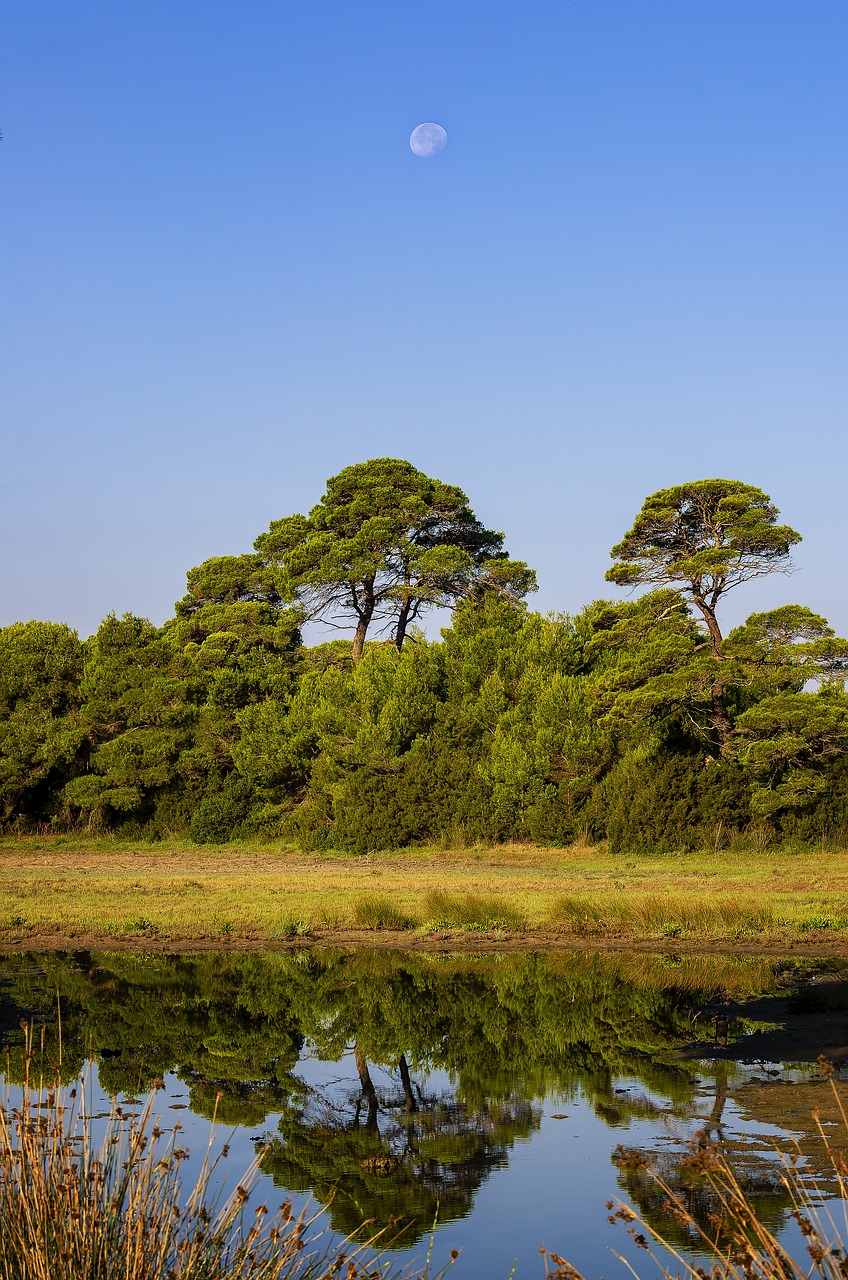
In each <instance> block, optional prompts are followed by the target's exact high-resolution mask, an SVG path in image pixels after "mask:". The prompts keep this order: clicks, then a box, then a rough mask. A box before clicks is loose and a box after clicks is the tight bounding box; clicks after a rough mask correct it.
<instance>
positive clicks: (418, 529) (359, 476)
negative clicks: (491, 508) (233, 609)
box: [255, 458, 535, 662]
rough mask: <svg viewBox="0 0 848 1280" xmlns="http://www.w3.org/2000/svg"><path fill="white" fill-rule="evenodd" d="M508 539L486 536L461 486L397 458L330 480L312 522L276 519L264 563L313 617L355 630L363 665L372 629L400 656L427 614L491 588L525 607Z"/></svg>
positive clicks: (262, 549) (265, 538)
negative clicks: (278, 572) (277, 571)
mask: <svg viewBox="0 0 848 1280" xmlns="http://www.w3.org/2000/svg"><path fill="white" fill-rule="evenodd" d="M503 540H504V536H503V534H502V533H495V532H494V531H493V530H491V529H486V528H484V527H483V525H482V524H481V523H480V521H479V520H478V519H477V517H476V516H475V515H474V512H473V511H472V510H471V507H470V506H469V505H468V498H467V497H466V495H465V494H464V493H463V492H462V490H461V489H459V488H457V487H456V486H455V485H449V484H444V483H442V481H441V480H433V479H431V478H430V477H429V476H426V475H425V474H424V473H423V472H422V471H419V470H417V468H415V467H413V466H412V464H411V463H409V462H404V461H402V460H400V459H398V458H373V459H371V461H370V462H360V463H357V464H356V465H354V466H352V467H346V468H345V469H344V471H341V472H339V474H338V475H337V476H332V477H331V478H330V479H329V480H328V481H327V492H326V493H325V495H324V497H323V498H322V499H321V501H320V502H319V503H318V504H317V505H316V506H315V507H313V508H312V510H311V511H310V513H309V515H308V516H302V515H295V516H288V517H287V518H286V519H283V520H274V521H273V522H272V524H271V527H270V529H269V530H268V532H267V533H263V534H261V535H260V536H259V537H258V538H257V539H256V543H255V546H256V550H257V552H258V553H259V556H260V557H261V559H262V561H263V563H265V564H269V565H274V566H280V567H282V568H283V569H284V570H285V573H286V575H287V577H288V581H289V585H290V589H291V591H292V592H293V593H294V595H296V597H297V599H298V600H299V601H300V602H301V603H302V605H303V607H304V610H305V612H306V616H307V617H309V618H312V619H317V618H320V619H322V620H324V621H330V622H331V623H333V624H334V625H352V626H353V627H354V628H355V633H354V641H353V650H352V656H353V659H354V661H355V662H356V661H358V660H359V659H360V658H361V656H362V651H363V646H364V644H365V638H366V635H367V633H368V630H369V628H370V627H371V625H372V623H375V622H376V623H377V624H378V626H379V628H380V629H381V631H383V632H386V631H387V632H388V633H389V635H390V638H391V639H392V641H393V643H394V645H395V647H396V648H398V649H400V647H401V645H402V644H403V642H404V639H405V637H406V634H407V631H408V629H409V627H410V625H411V624H412V623H413V622H414V621H415V620H416V619H417V618H418V617H420V616H421V614H422V613H423V612H424V611H425V610H426V609H428V608H432V607H434V606H439V605H451V604H453V603H454V602H455V601H456V600H458V599H461V598H463V597H464V596H467V595H469V594H470V593H471V591H472V590H473V589H475V588H477V589H478V590H479V589H480V588H481V587H483V586H490V587H491V589H493V590H496V591H498V592H499V593H502V594H504V595H507V596H509V597H511V598H515V599H520V598H522V597H523V596H524V595H526V593H527V592H528V591H532V590H534V589H535V578H534V575H533V573H532V571H531V570H529V569H528V568H527V566H526V565H525V564H523V563H520V562H517V563H514V562H512V561H510V560H509V559H508V557H507V555H506V553H505V552H504V550H503Z"/></svg>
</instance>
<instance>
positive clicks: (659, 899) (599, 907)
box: [550, 893, 774, 938]
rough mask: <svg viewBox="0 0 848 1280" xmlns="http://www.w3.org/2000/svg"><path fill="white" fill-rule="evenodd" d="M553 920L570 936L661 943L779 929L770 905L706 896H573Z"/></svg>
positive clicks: (560, 904) (560, 901)
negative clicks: (611, 935) (633, 937)
mask: <svg viewBox="0 0 848 1280" xmlns="http://www.w3.org/2000/svg"><path fill="white" fill-rule="evenodd" d="M550 919H551V923H552V924H553V925H555V926H556V927H559V928H562V929H564V930H565V931H566V932H570V933H608V932H611V931H614V932H618V933H626V934H641V935H646V934H647V935H653V936H659V937H661V938H681V937H684V936H687V935H688V936H695V937H721V938H742V937H745V936H746V935H750V934H758V933H763V932H764V931H765V930H767V929H769V928H771V927H772V926H773V924H774V918H773V915H772V912H771V910H770V908H769V907H768V906H767V905H764V904H754V905H749V904H748V903H745V902H740V901H739V900H738V899H736V898H730V897H726V896H724V897H721V896H718V895H702V894H656V893H655V894H644V895H642V896H641V897H635V896H628V897H623V896H622V895H620V894H618V895H617V894H611V895H609V896H602V897H586V896H581V895H576V894H571V895H567V896H564V897H561V898H559V899H558V900H557V901H556V902H555V903H554V906H553V909H552V911H551V916H550Z"/></svg>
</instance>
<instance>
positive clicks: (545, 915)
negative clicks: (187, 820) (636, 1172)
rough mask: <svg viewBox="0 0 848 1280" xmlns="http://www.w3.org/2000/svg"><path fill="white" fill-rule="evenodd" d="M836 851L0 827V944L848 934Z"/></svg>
mask: <svg viewBox="0 0 848 1280" xmlns="http://www.w3.org/2000/svg"><path fill="white" fill-rule="evenodd" d="M847 902H848V859H846V858H845V856H844V855H843V854H841V853H836V852H834V853H830V852H828V851H822V850H818V851H812V852H804V853H799V852H797V851H796V852H787V851H781V850H776V849H769V850H766V851H762V852H756V851H753V850H747V851H744V850H743V851H730V850H727V849H725V850H720V851H710V850H707V851H702V852H699V853H692V854H680V855H675V856H663V857H660V856H650V855H641V856H639V857H629V858H626V857H614V856H612V855H611V854H609V853H608V852H606V851H605V850H604V849H593V848H591V847H588V846H586V845H585V844H581V845H579V846H575V847H574V848H572V849H539V848H534V847H532V846H527V845H504V846H495V847H484V846H475V847H472V848H467V849H456V850H450V849H448V850H444V849H436V848H422V849H414V850H408V851H405V852H401V853H384V854H371V855H369V856H368V857H358V858H357V857H352V856H346V855H341V854H304V853H299V852H298V851H296V850H293V849H291V848H290V847H286V846H282V845H273V844H269V843H265V844H259V843H256V844H251V845H249V846H248V845H245V844H236V845H229V846H223V847H221V848H205V847H204V848H202V849H199V848H197V847H196V846H193V845H190V844H187V843H185V842H178V841H174V842H171V843H170V844H156V845H149V844H148V845H142V844H131V843H129V842H127V841H125V840H120V841H119V840H108V839H98V840H97V841H93V842H84V841H80V840H79V838H77V839H76V840H74V841H72V840H71V839H70V837H56V838H50V839H48V838H46V837H38V838H21V839H17V840H12V839H8V838H7V839H5V840H3V841H0V946H1V945H2V944H3V943H4V942H5V943H7V944H8V943H13V942H17V941H20V940H24V939H27V938H32V939H35V938H38V939H40V940H41V941H42V942H43V943H45V944H47V943H49V942H50V939H51V938H53V939H55V943H56V945H59V944H60V943H64V942H69V943H71V944H72V943H73V942H74V940H75V939H77V940H80V939H84V940H85V944H86V945H88V944H93V943H94V942H96V941H97V940H98V939H99V940H101V941H104V942H105V941H107V940H108V941H111V942H113V943H115V944H118V945H141V944H143V943H145V942H149V943H150V944H151V945H157V944H160V945H164V944H165V943H180V942H184V943H186V944H190V943H201V942H202V943H208V942H210V941H215V942H220V943H221V944H222V945H229V944H231V943H232V944H235V943H240V942H244V943H254V944H256V945H260V944H262V943H263V942H268V941H274V940H284V939H286V938H298V937H307V936H312V935H315V936H324V937H326V936H328V935H332V934H333V933H336V934H338V933H339V932H344V931H355V930H367V931H369V933H372V934H376V933H378V932H380V931H386V932H389V931H391V932H392V933H397V932H399V931H400V930H403V929H405V928H409V929H412V928H415V927H418V928H419V929H422V928H429V929H430V930H431V931H440V932H445V931H447V932H452V933H455V934H456V935H457V937H458V938H461V936H462V935H464V934H469V933H480V934H494V935H498V936H500V935H501V934H514V933H516V932H522V933H523V932H525V931H526V932H527V933H528V934H532V933H535V934H544V935H548V936H550V937H551V938H552V939H554V940H556V938H557V937H559V938H560V939H561V940H562V941H563V942H564V943H567V941H568V939H569V938H571V937H575V938H580V937H585V938H592V939H603V938H604V937H618V936H626V937H628V938H631V937H633V938H635V937H643V938H646V939H653V940H659V941H662V940H668V941H673V940H674V938H676V937H681V938H684V939H697V938H703V939H712V938H725V939H734V940H739V939H741V940H743V941H744V940H745V939H747V938H750V939H752V940H754V941H757V940H759V941H762V940H764V939H771V940H774V941H775V942H777V941H780V940H783V941H786V940H791V939H793V938H794V939H797V940H799V941H800V940H804V941H805V942H814V941H816V940H817V939H818V938H821V940H822V941H830V940H832V941H838V940H839V939H840V938H842V937H845V938H846V939H848V912H846V903H847Z"/></svg>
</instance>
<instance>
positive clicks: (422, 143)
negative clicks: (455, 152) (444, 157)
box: [409, 120, 448, 160]
mask: <svg viewBox="0 0 848 1280" xmlns="http://www.w3.org/2000/svg"><path fill="white" fill-rule="evenodd" d="M447 140H448V135H447V133H446V132H445V130H444V129H443V128H442V126H441V125H440V124H433V122H432V121H431V120H428V121H427V122H426V123H425V124H419V125H416V127H415V128H414V129H413V130H412V133H411V134H410V135H409V145H410V147H411V148H412V150H413V151H414V153H415V155H417V156H422V157H423V158H424V159H425V160H426V159H429V157H430V156H437V155H438V154H439V152H440V151H444V149H445V144H446V143H447Z"/></svg>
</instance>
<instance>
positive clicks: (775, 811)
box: [0, 459, 848, 854]
mask: <svg viewBox="0 0 848 1280" xmlns="http://www.w3.org/2000/svg"><path fill="white" fill-rule="evenodd" d="M797 541H798V535H797V534H796V533H795V532H794V531H793V530H791V529H788V528H786V527H785V526H781V525H779V524H778V523H777V510H776V508H775V507H774V506H773V505H772V503H771V501H770V499H769V498H768V497H767V496H766V495H765V494H764V493H762V491H761V490H759V489H755V488H754V487H753V486H751V485H743V484H741V483H740V482H738V481H727V480H704V481H698V482H696V483H693V484H688V485H681V486H678V487H677V488H674V489H667V490H663V491H662V492H661V493H658V494H654V495H652V496H651V497H649V498H648V499H647V500H646V502H645V505H644V508H643V510H642V512H641V513H640V514H639V516H638V517H637V519H636V522H635V524H634V526H633V529H632V530H631V531H630V532H629V533H628V534H627V535H626V536H625V538H624V539H623V540H622V541H621V542H620V543H619V545H618V546H617V547H616V548H615V551H614V556H615V557H617V559H616V563H615V564H614V566H613V568H612V569H611V570H610V574H609V577H610V578H611V579H612V580H614V581H616V582H619V583H621V584H623V585H627V584H630V585H633V586H646V587H648V588H649V589H648V590H647V591H644V592H643V593H641V594H638V595H637V596H636V598H634V599H629V600H626V601H624V602H623V603H617V604H616V603H612V602H610V601H604V600H601V601H595V602H593V603H591V604H589V605H587V606H586V607H585V608H584V609H582V610H580V611H579V612H578V613H576V614H575V615H574V616H568V615H548V616H542V615H540V614H538V613H533V612H531V611H529V610H528V609H527V607H526V605H525V603H524V594H525V592H527V591H528V590H530V589H532V587H533V586H534V582H533V575H532V573H531V571H530V570H529V569H528V568H527V566H526V565H524V564H522V563H520V562H515V561H512V560H511V559H510V558H509V557H508V556H507V555H506V554H505V553H504V551H503V536H502V535H501V534H500V533H496V532H493V531H492V530H488V529H485V528H484V527H483V526H482V524H481V523H480V522H479V521H478V520H477V518H476V516H475V515H474V513H473V512H472V510H471V508H470V506H469V504H468V500H467V498H466V497H465V494H464V493H462V491H461V490H459V489H457V488H456V487H454V486H450V485H445V484H442V483H441V482H440V481H437V480H433V479H431V478H429V477H427V476H425V475H424V474H423V473H422V472H420V471H418V470H416V468H414V467H413V466H412V465H411V464H410V463H408V462H402V461H399V460H395V459H374V460H372V461H370V462H364V463H359V464H357V465H356V466H353V467H348V468H346V469H345V470H344V471H342V472H341V473H340V474H339V475H338V476H335V477H333V478H332V479H331V480H330V481H329V484H328V488H327V493H326V494H325V496H324V498H323V499H322V500H321V502H320V503H319V504H318V505H317V507H315V508H314V509H313V510H312V511H311V512H310V514H309V516H292V517H290V518H289V519H287V520H282V521H276V522H274V523H273V524H272V525H271V528H270V529H269V530H268V532H267V533H265V534H263V535H262V536H261V537H260V538H259V539H257V544H256V549H255V550H254V551H252V552H248V553H245V554H240V555H231V556H226V555H223V556H214V557H211V558H209V559H207V560H205V561H203V563H202V564H200V565H198V566H196V567H195V568H192V569H190V570H189V572H188V575H187V584H186V585H187V590H186V594H185V595H184V596H183V598H182V599H181V600H179V601H178V602H177V604H176V606H175V611H174V615H173V617H171V618H170V619H168V621H167V622H166V623H165V624H164V626H161V627H160V626H155V625H153V624H152V623H151V622H149V621H148V620H147V619H144V618H138V617H135V616H134V615H132V614H127V615H125V616H124V617H122V618H116V617H115V616H113V615H110V616H109V617H108V618H106V619H105V621H104V622H103V624H102V626H101V627H100V628H99V630H98V632H97V633H96V635H94V636H92V637H91V638H90V639H88V640H85V641H80V640H79V639H78V637H77V636H76V635H75V634H74V633H73V632H72V631H71V630H70V629H69V628H68V627H65V626H63V625H61V624H57V623H43V622H28V623H16V624H14V625H13V626H11V627H6V628H0V826H2V828H3V829H4V830H10V831H19V832H26V831H39V832H42V831H47V830H49V831H57V832H58V831H62V830H67V829H81V828H83V827H86V828H88V829H91V828H93V827H97V828H102V829H104V830H111V831H119V832H121V833H122V834H123V835H124V836H130V837H133V838H134V837H136V836H137V837H140V838H154V839H155V838H160V837H165V836H170V835H172V834H182V833H187V834H188V835H189V837H190V838H191V839H192V840H194V841H197V842H207V843H208V842H219V841H226V840H231V839H238V838H241V837H251V836H257V835H261V836H263V837H264V836H266V835H267V836H270V837H281V838H284V839H286V840H289V841H292V842H295V843H296V844H297V845H298V846H299V847H301V848H304V849H328V850H333V849H335V850H346V851H348V852H351V853H363V854H367V853H369V852H370V851H372V850H379V849H387V848H398V847H402V846H404V845H407V844H410V843H414V842H420V841H438V842H439V843H441V844H444V845H446V846H450V847H455V846H462V845H463V844H466V843H469V842H477V841H487V842H492V841H501V840H527V839H531V840H535V841H537V842H540V843H546V844H553V845H561V844H568V843H570V842H571V841H573V840H574V839H576V838H577V837H582V836H586V837H588V838H591V839H593V840H598V841H601V840H605V841H607V842H608V844H609V847H610V848H611V849H612V850H619V851H628V852H631V851H634V852H635V851H637V850H640V849H650V850H655V851H659V850H669V851H671V850H674V849H678V848H693V847H701V846H703V844H704V843H705V842H706V843H708V844H710V845H711V844H712V842H713V840H714V837H715V832H716V831H717V830H721V831H725V832H728V833H733V834H732V835H730V834H729V835H728V837H727V838H728V839H733V840H738V841H740V842H741V845H742V847H746V846H744V842H745V840H747V839H748V833H751V835H750V838H751V840H752V841H754V840H756V841H757V842H758V843H757V844H756V847H757V848H759V847H762V845H761V841H762V839H763V838H766V839H767V840H775V841H777V840H789V839H791V840H793V841H813V840H815V842H816V843H820V841H821V839H822V833H823V832H824V833H827V835H828V838H832V839H833V840H834V841H835V842H844V843H846V844H848V718H846V717H848V712H846V695H845V694H844V692H843V689H842V685H843V683H844V680H845V678H846V675H848V641H846V640H844V639H841V638H840V637H839V636H836V635H834V633H833V629H832V628H831V627H830V626H829V624H828V622H827V620H826V619H825V618H823V617H822V616H821V615H820V614H818V613H816V612H814V611H813V610H812V609H811V608H809V607H807V606H806V605H803V604H781V605H779V606H778V607H776V608H772V609H765V610H761V611H759V612H757V613H754V614H752V615H751V616H750V617H749V618H748V619H747V620H746V621H745V622H743V623H742V624H741V625H740V626H737V627H735V628H734V629H733V630H732V631H730V632H729V634H727V635H726V636H724V635H722V633H721V628H720V623H719V620H718V617H717V614H716V609H717V608H718V606H719V605H720V603H721V601H722V599H723V598H724V595H725V593H726V592H728V591H730V590H733V589H734V588H735V587H736V586H739V585H741V584H742V583H744V582H746V581H749V580H750V579H752V578H756V577H759V576H761V575H763V574H765V573H768V572H771V571H773V570H778V571H782V570H785V569H787V567H788V566H789V553H790V550H791V547H792V546H793V545H794V543H796V542H797ZM444 604H450V605H451V606H452V612H451V617H450V625H449V626H448V627H446V628H445V629H444V630H443V632H442V634H441V638H440V639H432V638H428V637H426V636H425V635H424V634H423V632H422V631H421V630H420V629H419V628H414V629H413V631H412V633H411V634H414V636H415V643H414V644H405V643H404V638H405V637H406V636H407V635H408V634H410V627H412V624H413V622H414V620H415V619H419V618H420V617H421V616H422V615H423V614H424V613H425V611H426V610H427V609H429V608H431V607H434V606H436V605H444ZM309 617H322V618H324V619H325V620H326V621H329V622H332V623H334V624H335V625H337V626H339V627H340V628H344V626H345V624H349V623H353V624H355V629H356V636H355V638H354V640H353V641H351V639H350V638H349V636H343V635H341V634H340V635H339V638H338V639H335V640H333V641H332V642H331V643H325V644H317V645H312V646H308V645H306V644H304V641H303V636H302V625H303V623H304V620H305V619H307V618H309ZM380 635H387V636H388V638H389V639H388V642H387V643H379V644H378V643H368V644H366V637H372V636H380ZM816 690H818V692H817V691H816ZM764 832H765V836H764V834H763V833H764Z"/></svg>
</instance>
